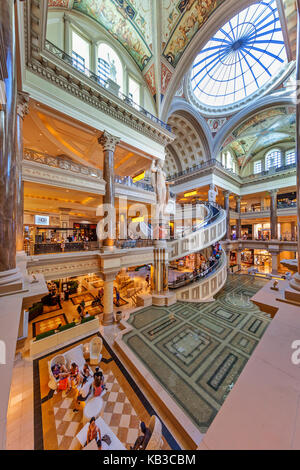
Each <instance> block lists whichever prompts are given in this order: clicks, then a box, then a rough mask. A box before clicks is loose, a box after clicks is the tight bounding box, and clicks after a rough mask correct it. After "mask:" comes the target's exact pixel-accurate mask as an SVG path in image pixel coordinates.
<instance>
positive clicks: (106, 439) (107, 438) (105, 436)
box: [101, 434, 111, 446]
mask: <svg viewBox="0 0 300 470" xmlns="http://www.w3.org/2000/svg"><path fill="white" fill-rule="evenodd" d="M101 441H103V442H105V443H106V444H107V445H108V446H109V445H110V444H111V438H110V437H109V435H108V434H104V436H103V437H102V439H101Z"/></svg>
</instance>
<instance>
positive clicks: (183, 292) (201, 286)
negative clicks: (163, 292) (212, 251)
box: [176, 251, 227, 302]
mask: <svg viewBox="0 0 300 470" xmlns="http://www.w3.org/2000/svg"><path fill="white" fill-rule="evenodd" d="M226 280H227V258H226V254H225V252H224V251H223V252H222V255H221V257H220V259H219V261H218V263H216V264H215V265H214V266H212V267H211V268H210V269H208V270H207V272H206V274H205V276H203V277H202V279H201V280H200V281H198V282H197V281H196V282H193V283H191V284H188V285H186V286H184V287H181V288H179V289H177V290H176V297H177V300H178V301H181V302H209V301H212V300H213V297H214V296H215V295H216V294H217V293H218V292H219V291H220V290H221V289H222V287H223V286H224V284H225V282H226Z"/></svg>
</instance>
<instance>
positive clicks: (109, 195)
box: [98, 131, 120, 248]
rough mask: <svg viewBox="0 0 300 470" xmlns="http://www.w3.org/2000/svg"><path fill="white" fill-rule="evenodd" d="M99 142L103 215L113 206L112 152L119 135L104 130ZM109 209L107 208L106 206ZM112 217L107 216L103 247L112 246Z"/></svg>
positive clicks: (111, 211)
mask: <svg viewBox="0 0 300 470" xmlns="http://www.w3.org/2000/svg"><path fill="white" fill-rule="evenodd" d="M98 142H99V144H100V145H101V146H102V148H103V157H104V158H103V179H104V181H105V183H106V185H105V195H104V198H103V202H104V204H105V205H106V210H105V211H104V217H107V216H108V215H112V214H113V211H114V207H115V173H114V153H115V149H116V145H117V144H118V143H119V142H120V139H119V137H115V136H113V135H111V134H109V133H108V132H106V131H105V132H104V133H103V135H102V136H101V137H100V138H99V139H98ZM108 207H109V209H108V210H107V208H108ZM114 223H115V221H114V218H113V217H112V216H111V217H110V218H109V222H108V226H107V227H106V231H107V233H108V234H109V236H108V237H107V238H106V239H105V240H103V246H104V247H111V248H113V247H114V242H115V241H114V238H113V236H112V234H113V233H114V229H115V227H114Z"/></svg>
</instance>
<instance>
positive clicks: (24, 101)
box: [16, 92, 29, 252]
mask: <svg viewBox="0 0 300 470" xmlns="http://www.w3.org/2000/svg"><path fill="white" fill-rule="evenodd" d="M28 102H29V95H28V93H23V92H18V97H17V135H16V162H17V165H16V185H17V187H16V197H17V215H16V219H17V220H16V224H17V225H16V249H17V252H21V251H23V250H24V237H23V233H24V183H23V181H22V161H23V120H24V117H25V115H26V114H27V113H28Z"/></svg>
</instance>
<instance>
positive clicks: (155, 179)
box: [151, 160, 170, 214]
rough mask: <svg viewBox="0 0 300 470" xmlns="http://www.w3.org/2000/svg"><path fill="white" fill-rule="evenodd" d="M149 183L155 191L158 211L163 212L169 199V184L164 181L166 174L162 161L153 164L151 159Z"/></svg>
mask: <svg viewBox="0 0 300 470" xmlns="http://www.w3.org/2000/svg"><path fill="white" fill-rule="evenodd" d="M151 184H152V186H153V188H154V191H155V193H156V203H157V205H158V210H159V213H161V214H165V211H166V207H167V205H168V203H169V199H170V190H169V184H168V183H167V182H166V174H165V172H164V171H163V168H162V162H161V161H158V162H157V163H156V164H155V161H154V160H153V162H152V165H151Z"/></svg>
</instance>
